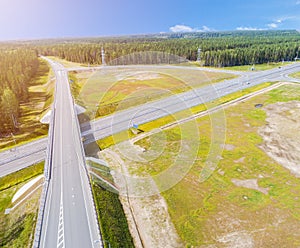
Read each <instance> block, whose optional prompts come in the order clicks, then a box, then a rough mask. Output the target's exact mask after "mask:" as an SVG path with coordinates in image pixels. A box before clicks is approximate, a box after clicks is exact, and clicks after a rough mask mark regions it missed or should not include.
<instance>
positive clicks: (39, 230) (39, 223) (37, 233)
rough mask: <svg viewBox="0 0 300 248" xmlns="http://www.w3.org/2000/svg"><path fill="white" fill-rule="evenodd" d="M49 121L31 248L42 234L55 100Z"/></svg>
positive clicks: (49, 177) (36, 246) (50, 158)
mask: <svg viewBox="0 0 300 248" xmlns="http://www.w3.org/2000/svg"><path fill="white" fill-rule="evenodd" d="M55 96H56V83H55V90H54V99H55ZM50 120H51V121H50V123H49V130H48V144H47V149H46V159H45V164H44V177H45V181H44V186H43V190H42V194H41V197H40V206H39V211H38V217H37V221H36V226H35V232H34V241H33V245H32V247H33V248H39V247H40V242H41V235H42V226H43V221H44V216H45V208H46V201H47V196H48V193H49V184H50V179H51V172H52V153H53V137H54V136H53V133H54V122H55V101H54V103H53V105H52V112H51V118H50Z"/></svg>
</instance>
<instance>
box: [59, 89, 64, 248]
mask: <svg viewBox="0 0 300 248" xmlns="http://www.w3.org/2000/svg"><path fill="white" fill-rule="evenodd" d="M62 93H63V92H62V84H61V83H60V96H61V99H62ZM60 107H61V108H62V109H63V106H62V105H61V106H60ZM62 119H63V118H62V111H60V133H59V136H60V150H61V151H62V145H63V144H62V142H63V137H62ZM60 169H61V178H60V180H61V182H60V183H61V185H60V208H59V221H58V228H57V248H64V247H65V237H64V234H65V231H64V206H63V155H62V153H60Z"/></svg>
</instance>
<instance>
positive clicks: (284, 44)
mask: <svg viewBox="0 0 300 248" xmlns="http://www.w3.org/2000/svg"><path fill="white" fill-rule="evenodd" d="M102 47H103V48H104V51H105V59H106V62H107V63H108V64H112V65H116V64H125V63H126V64H136V63H141V64H145V63H146V64H156V63H158V62H161V63H180V62H183V61H185V59H187V60H190V61H196V60H197V51H198V48H200V49H201V55H200V57H201V64H202V65H203V66H214V67H226V66H238V65H249V64H261V63H267V62H280V61H283V60H284V61H292V60H294V59H295V58H296V57H297V54H298V51H299V47H300V34H299V32H298V31H296V30H283V31H243V32H241V31H233V32H208V33H201V32H198V33H179V34H159V35H144V36H130V37H125V36H124V37H115V38H113V37H112V38H86V39H76V40H63V41H62V40H49V41H48V42H47V41H44V42H43V43H41V44H40V45H39V47H38V51H39V52H40V53H42V54H44V55H52V56H58V57H60V58H63V59H66V60H69V61H73V62H78V63H83V64H91V65H93V64H98V65H100V64H101V63H102V61H101V60H102V57H101V48H102ZM140 52H162V53H148V55H146V57H145V58H141V54H138V53H140ZM134 53H136V54H137V55H136V56H127V57H126V59H125V60H124V59H118V58H120V57H122V56H126V55H129V54H134ZM166 54H172V55H177V56H180V57H181V58H182V59H178V58H177V59H176V57H172V58H173V59H171V61H170V59H169V58H170V56H167V55H166ZM159 56H160V57H161V58H158V57H159ZM165 57H168V59H169V60H168V61H167V60H166V59H165ZM139 59H140V61H139Z"/></svg>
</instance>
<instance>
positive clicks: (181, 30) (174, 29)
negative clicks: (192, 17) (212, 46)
mask: <svg viewBox="0 0 300 248" xmlns="http://www.w3.org/2000/svg"><path fill="white" fill-rule="evenodd" d="M170 31H171V32H173V33H188V32H211V31H215V30H214V29H212V28H209V27H207V26H202V29H198V28H192V27H190V26H186V25H175V26H173V27H170Z"/></svg>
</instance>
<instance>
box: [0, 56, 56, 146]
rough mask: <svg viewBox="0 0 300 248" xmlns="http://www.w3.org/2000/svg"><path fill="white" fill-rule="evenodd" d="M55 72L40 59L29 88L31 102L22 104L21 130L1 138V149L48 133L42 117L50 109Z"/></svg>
mask: <svg viewBox="0 0 300 248" xmlns="http://www.w3.org/2000/svg"><path fill="white" fill-rule="evenodd" d="M52 77H53V72H52V71H49V67H48V65H47V63H46V62H45V61H43V60H42V59H41V60H40V66H39V70H38V73H37V75H36V77H35V78H34V79H32V82H31V86H30V88H29V102H28V103H25V104H22V105H21V117H20V119H19V130H18V132H17V133H16V134H14V135H11V136H7V137H4V138H1V139H0V150H4V149H10V148H11V147H12V146H15V145H16V144H22V143H27V142H30V141H33V140H35V139H37V138H40V137H43V136H45V135H47V133H48V125H45V124H42V123H40V119H41V118H42V116H43V115H44V114H45V113H46V111H47V110H48V109H49V107H50V105H51V103H52V100H53V92H54V81H53V80H51V78H52Z"/></svg>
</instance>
